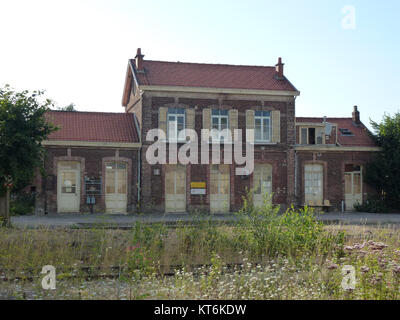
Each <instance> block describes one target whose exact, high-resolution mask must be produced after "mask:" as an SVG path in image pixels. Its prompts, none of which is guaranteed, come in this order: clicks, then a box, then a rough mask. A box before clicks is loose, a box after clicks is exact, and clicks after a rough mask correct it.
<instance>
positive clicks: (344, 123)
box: [296, 117, 376, 147]
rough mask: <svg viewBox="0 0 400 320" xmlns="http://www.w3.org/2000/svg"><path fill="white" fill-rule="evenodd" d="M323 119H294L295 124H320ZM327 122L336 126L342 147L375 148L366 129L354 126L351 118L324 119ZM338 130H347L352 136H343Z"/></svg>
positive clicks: (362, 125) (360, 125)
mask: <svg viewBox="0 0 400 320" xmlns="http://www.w3.org/2000/svg"><path fill="white" fill-rule="evenodd" d="M323 121H324V118H303V117H296V122H297V123H301V122H311V123H321V122H323ZM326 121H327V122H330V123H332V124H337V133H338V143H339V144H340V145H342V146H344V147H376V145H375V143H374V141H373V140H372V138H371V137H370V136H369V134H368V129H367V128H366V127H365V126H364V124H363V123H360V124H359V125H358V126H356V125H355V124H354V122H353V119H352V118H326ZM339 129H349V130H350V131H351V132H352V134H353V135H351V136H346V135H343V134H342V133H341V132H340V131H339Z"/></svg>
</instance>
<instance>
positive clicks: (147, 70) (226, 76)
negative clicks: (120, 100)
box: [130, 60, 297, 91]
mask: <svg viewBox="0 0 400 320" xmlns="http://www.w3.org/2000/svg"><path fill="white" fill-rule="evenodd" d="M130 62H131V65H132V67H133V68H135V61H134V60H130ZM143 68H144V72H136V76H137V78H138V81H139V84H140V85H160V86H183V87H203V88H223V89H249V90H252V89H253V90H281V91H297V89H296V88H295V87H294V86H293V85H292V84H291V83H290V81H289V80H287V79H286V78H285V77H284V79H283V80H278V79H276V78H275V74H276V71H275V67H263V66H242V65H226V64H207V63H187V62H167V61H153V60H143Z"/></svg>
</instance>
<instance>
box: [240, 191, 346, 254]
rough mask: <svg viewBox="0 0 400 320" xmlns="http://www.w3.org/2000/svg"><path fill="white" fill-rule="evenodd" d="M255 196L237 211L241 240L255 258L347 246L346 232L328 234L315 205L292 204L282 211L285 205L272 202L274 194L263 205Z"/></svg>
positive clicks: (249, 197) (265, 199) (266, 197)
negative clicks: (314, 207)
mask: <svg viewBox="0 0 400 320" xmlns="http://www.w3.org/2000/svg"><path fill="white" fill-rule="evenodd" d="M251 198H252V197H251V195H250V196H248V197H246V198H244V200H243V202H244V204H243V208H242V209H241V210H240V211H239V212H238V213H237V216H238V218H239V223H238V224H237V226H236V228H237V232H238V235H239V236H238V239H237V241H239V242H240V243H242V244H245V245H246V246H247V248H246V249H248V250H249V252H250V253H251V255H252V256H253V257H254V256H256V257H269V258H272V257H275V256H281V255H284V256H291V257H296V256H299V255H305V254H315V253H319V254H321V253H322V254H325V253H327V252H329V250H330V249H332V248H334V247H337V246H342V245H343V242H344V234H343V233H339V234H336V235H331V234H328V233H327V232H326V231H325V230H324V226H323V224H322V223H321V222H319V221H317V220H316V219H315V212H314V210H313V209H312V208H309V207H307V206H306V207H304V208H301V209H295V208H294V207H293V206H292V207H290V208H289V209H287V210H286V211H285V212H284V213H281V208H280V207H279V206H276V205H273V204H272V201H271V199H272V196H271V195H266V196H265V197H264V201H263V205H262V206H260V207H255V206H254V205H253V203H252V202H250V201H249V200H248V199H251Z"/></svg>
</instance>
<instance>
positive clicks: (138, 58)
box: [135, 48, 144, 71]
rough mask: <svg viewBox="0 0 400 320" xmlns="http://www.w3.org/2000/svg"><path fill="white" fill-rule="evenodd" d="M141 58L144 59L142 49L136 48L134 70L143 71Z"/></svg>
mask: <svg viewBox="0 0 400 320" xmlns="http://www.w3.org/2000/svg"><path fill="white" fill-rule="evenodd" d="M143 57H144V55H143V54H142V49H141V48H138V49H137V53H136V57H135V60H136V69H137V70H138V71H143Z"/></svg>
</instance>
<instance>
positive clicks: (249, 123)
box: [246, 110, 255, 143]
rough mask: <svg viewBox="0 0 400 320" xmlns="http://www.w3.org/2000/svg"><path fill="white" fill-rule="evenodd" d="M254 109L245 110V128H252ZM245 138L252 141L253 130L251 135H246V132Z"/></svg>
mask: <svg viewBox="0 0 400 320" xmlns="http://www.w3.org/2000/svg"><path fill="white" fill-rule="evenodd" d="M254 114H255V112H254V110H246V130H247V129H252V130H254ZM246 140H247V141H248V142H250V143H253V142H254V131H253V135H250V136H247V132H246Z"/></svg>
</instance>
